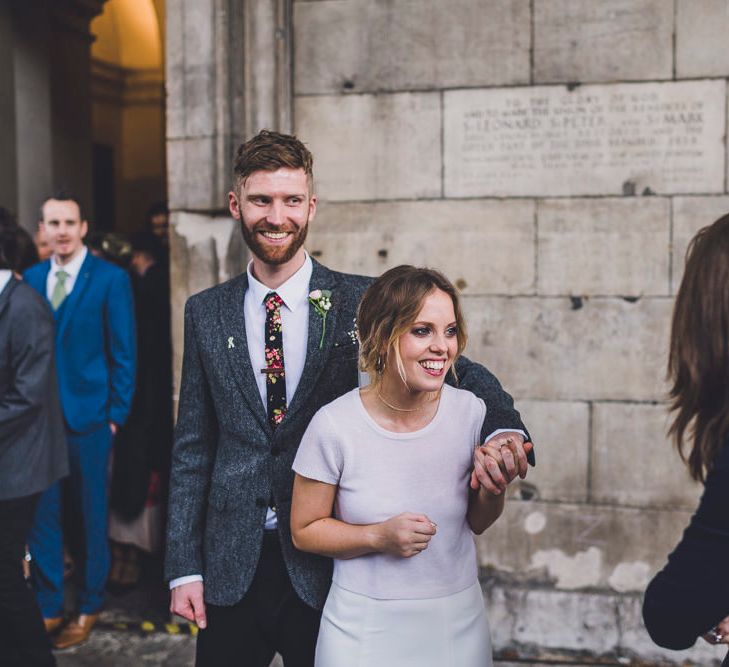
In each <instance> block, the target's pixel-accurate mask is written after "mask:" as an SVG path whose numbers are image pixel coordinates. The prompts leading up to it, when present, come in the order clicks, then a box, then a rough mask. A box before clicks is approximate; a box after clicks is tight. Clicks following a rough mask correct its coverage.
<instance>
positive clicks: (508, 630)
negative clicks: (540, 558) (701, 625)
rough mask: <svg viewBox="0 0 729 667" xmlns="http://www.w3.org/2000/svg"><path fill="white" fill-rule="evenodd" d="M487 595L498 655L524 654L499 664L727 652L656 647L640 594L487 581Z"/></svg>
mask: <svg viewBox="0 0 729 667" xmlns="http://www.w3.org/2000/svg"><path fill="white" fill-rule="evenodd" d="M484 598H485V601H486V610H487V613H488V617H489V623H490V626H491V639H492V644H493V647H494V652H495V654H496V655H497V656H498V655H499V654H501V655H504V656H508V657H509V658H512V659H516V658H520V659H521V661H520V662H518V663H510V662H508V661H507V662H500V661H498V660H497V661H495V663H494V664H496V665H499V666H500V667H509V666H510V665H513V667H517V664H519V665H522V664H525V663H526V664H529V665H534V666H535V667H538V666H539V665H543V666H544V667H546V665H547V664H549V665H559V666H560V667H568V666H569V667H580V666H582V667H587V665H588V664H589V665H594V664H598V662H599V664H611V665H613V664H614V665H617V664H626V665H627V664H641V665H651V666H656V667H657V666H658V665H661V666H662V667H669V666H670V665H676V666H677V667H678V666H679V665H681V666H682V667H686V666H687V665H701V666H702V667H719V663H720V662H721V658H722V656H723V653H725V652H726V649H725V648H721V647H716V646H709V645H708V644H706V643H705V642H702V641H699V642H697V643H696V646H695V647H693V648H692V649H690V650H688V651H669V650H666V649H662V648H660V647H658V646H655V645H654V644H653V643H652V642H651V640H650V638H649V637H648V634H647V632H646V631H645V628H644V627H643V622H642V618H641V611H640V609H641V596H640V595H638V594H632V595H617V594H613V593H595V592H577V591H574V592H569V593H567V592H563V591H555V590H549V589H531V590H527V589H524V588H523V587H521V586H518V585H517V586H515V585H513V584H512V583H510V582H498V583H494V582H491V581H489V580H486V582H485V588H484ZM537 660H545V661H548V662H545V663H541V662H537ZM583 660H585V662H582V661H583Z"/></svg>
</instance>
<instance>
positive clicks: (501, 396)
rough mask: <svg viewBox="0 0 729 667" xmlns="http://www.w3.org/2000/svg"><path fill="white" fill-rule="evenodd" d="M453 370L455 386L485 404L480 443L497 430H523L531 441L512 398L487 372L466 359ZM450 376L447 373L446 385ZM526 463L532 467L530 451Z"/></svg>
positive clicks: (479, 365)
mask: <svg viewBox="0 0 729 667" xmlns="http://www.w3.org/2000/svg"><path fill="white" fill-rule="evenodd" d="M455 370H456V374H457V375H458V387H460V388H461V389H467V390H468V391H470V392H472V393H474V394H476V396H478V397H479V398H481V399H483V401H484V403H486V419H485V420H484V423H483V428H482V429H481V439H482V440H485V439H486V438H487V437H488V436H489V435H490V434H491V433H493V432H494V431H496V430H497V429H509V430H512V429H513V430H519V431H524V433H526V434H527V440H531V436H530V435H529V431H528V430H527V428H526V426H524V423H523V422H522V420H521V416H520V415H519V411H518V410H516V408H514V399H513V398H512V397H511V396H510V395H509V394H508V393H507V392H506V391H505V390H504V388H503V387H502V386H501V383H500V382H499V381H498V380H497V379H496V376H495V375H494V374H493V373H491V371H489V370H488V369H487V368H485V367H484V366H482V365H481V364H477V363H475V362H473V361H471V360H470V359H468V358H466V357H460V358H459V359H458V361H457V362H456V368H455ZM450 377H451V374H450V373H449V382H450ZM529 460H530V463H532V465H534V463H533V461H534V457H533V453H531V452H530V454H529Z"/></svg>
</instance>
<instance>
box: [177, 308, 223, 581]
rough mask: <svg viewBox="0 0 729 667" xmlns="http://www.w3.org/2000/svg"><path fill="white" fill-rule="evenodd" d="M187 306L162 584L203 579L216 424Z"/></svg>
mask: <svg viewBox="0 0 729 667" xmlns="http://www.w3.org/2000/svg"><path fill="white" fill-rule="evenodd" d="M194 299H195V297H192V298H191V299H188V301H187V304H186V305H185V347H184V352H183V357H182V379H181V382H180V403H179V411H178V418H177V425H176V427H175V438H174V440H175V441H174V446H173V449H172V469H171V472H170V498H169V517H168V521H167V554H166V558H165V579H167V580H168V581H169V580H171V579H177V578H178V577H184V576H187V575H190V574H202V573H203V569H204V567H203V566H204V562H203V549H202V544H203V531H204V528H205V510H206V507H207V496H208V489H209V487H210V477H211V474H212V467H213V463H214V461H215V450H216V446H217V439H218V425H217V419H216V417H215V408H214V407H213V401H212V396H211V393H210V387H209V385H208V381H207V378H206V375H205V370H204V368H203V363H202V359H201V358H200V350H199V343H198V340H199V339H198V335H197V332H196V330H195V317H194V315H193V311H194V302H193V300H194Z"/></svg>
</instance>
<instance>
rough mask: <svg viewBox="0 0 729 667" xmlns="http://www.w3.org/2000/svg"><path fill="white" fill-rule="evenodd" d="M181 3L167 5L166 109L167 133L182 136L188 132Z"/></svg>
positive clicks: (169, 135)
mask: <svg viewBox="0 0 729 667" xmlns="http://www.w3.org/2000/svg"><path fill="white" fill-rule="evenodd" d="M182 6H183V2H182V0H168V1H167V5H166V9H167V11H166V23H167V25H166V26H165V69H166V75H165V88H166V91H167V99H166V104H165V109H166V112H167V129H166V132H167V136H168V137H181V136H183V135H184V132H185V98H184V90H185V76H184V67H185V39H184V34H185V29H184V20H183V13H182Z"/></svg>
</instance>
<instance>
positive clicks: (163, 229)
mask: <svg viewBox="0 0 729 667" xmlns="http://www.w3.org/2000/svg"><path fill="white" fill-rule="evenodd" d="M145 228H146V231H148V232H152V234H154V235H155V236H156V237H157V238H158V239H159V240H160V242H161V244H162V250H163V252H164V254H165V255H166V254H167V251H168V249H169V247H170V236H169V234H170V231H169V230H170V209H169V208H168V207H167V202H164V201H158V202H155V203H154V204H152V205H151V206H150V207H149V210H148V211H147V223H146V225H145ZM160 259H162V257H160Z"/></svg>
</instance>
